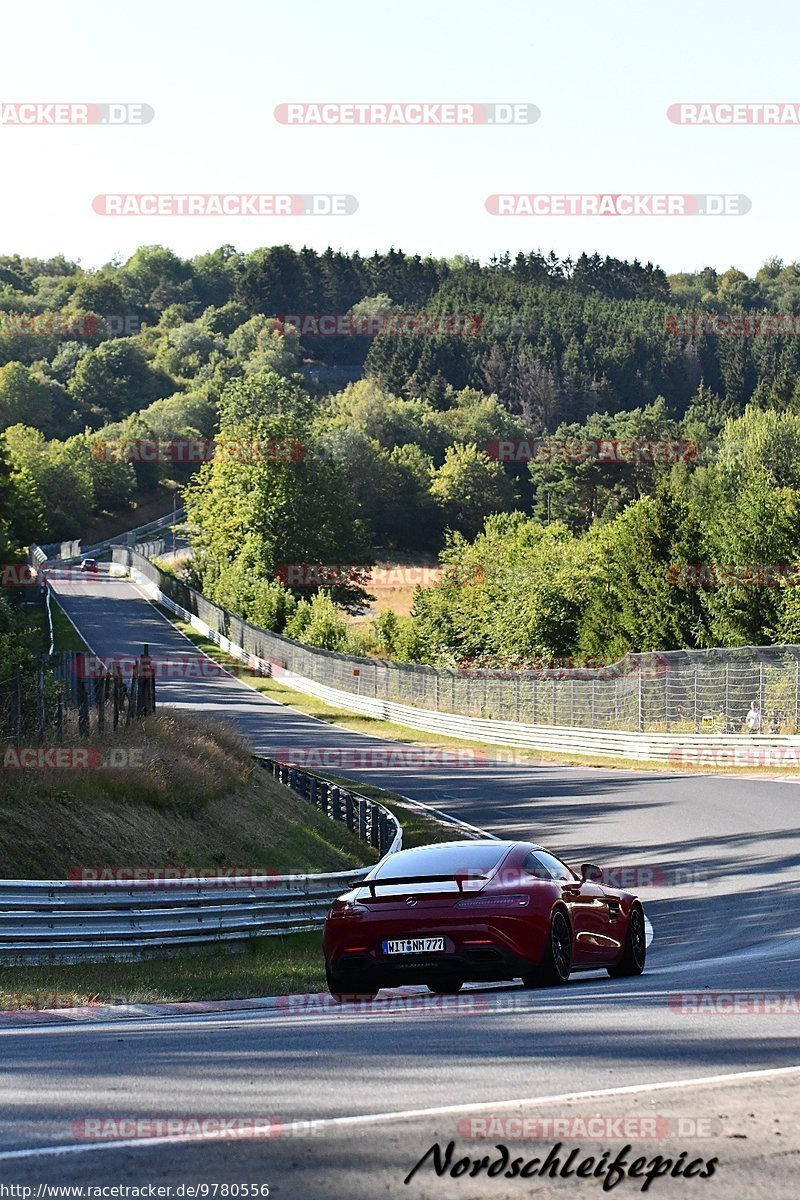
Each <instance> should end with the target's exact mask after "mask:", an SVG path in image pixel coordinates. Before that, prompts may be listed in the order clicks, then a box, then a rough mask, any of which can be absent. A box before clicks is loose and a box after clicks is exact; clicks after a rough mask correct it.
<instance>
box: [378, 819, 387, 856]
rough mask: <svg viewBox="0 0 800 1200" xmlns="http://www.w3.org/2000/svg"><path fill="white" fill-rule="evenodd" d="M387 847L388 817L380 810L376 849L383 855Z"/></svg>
mask: <svg viewBox="0 0 800 1200" xmlns="http://www.w3.org/2000/svg"><path fill="white" fill-rule="evenodd" d="M388 849H389V817H388V815H387V814H386V813H385V812H383V811H381V814H380V820H379V822H378V850H379V851H380V853H381V855H384V854H385V853H386V851H387V850H388Z"/></svg>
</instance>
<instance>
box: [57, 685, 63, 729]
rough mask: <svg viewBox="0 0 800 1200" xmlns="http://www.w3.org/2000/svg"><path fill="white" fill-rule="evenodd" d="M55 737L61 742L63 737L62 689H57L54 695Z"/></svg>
mask: <svg viewBox="0 0 800 1200" xmlns="http://www.w3.org/2000/svg"><path fill="white" fill-rule="evenodd" d="M56 737H57V738H58V740H59V741H62V739H63V737H64V692H63V689H62V688H59V689H58V693H57V695H56Z"/></svg>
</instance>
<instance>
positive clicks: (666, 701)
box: [664, 662, 672, 733]
mask: <svg viewBox="0 0 800 1200" xmlns="http://www.w3.org/2000/svg"><path fill="white" fill-rule="evenodd" d="M671 673H672V668H671V666H670V664H669V662H668V663H667V669H666V671H665V672H664V731H665V732H666V733H669V730H670V720H671V718H670V715H669V677H670V675H671Z"/></svg>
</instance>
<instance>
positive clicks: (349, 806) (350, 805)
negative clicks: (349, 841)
mask: <svg viewBox="0 0 800 1200" xmlns="http://www.w3.org/2000/svg"><path fill="white" fill-rule="evenodd" d="M344 823H345V825H346V826H347V828H348V829H349V830H350V832H351V833H352V831H353V826H354V824H355V800H354V798H353V793H352V792H345V794H344Z"/></svg>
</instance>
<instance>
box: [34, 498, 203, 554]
mask: <svg viewBox="0 0 800 1200" xmlns="http://www.w3.org/2000/svg"><path fill="white" fill-rule="evenodd" d="M185 516H186V509H185V508H179V509H177V510H176V511H175V512H171V513H167V515H166V516H164V517H159V518H158V519H157V520H155V521H148V522H147V524H146V525H139V526H138V527H137V528H136V529H129V530H127V531H126V532H125V533H118V534H115V536H114V537H110V538H106V540H105V541H104V542H96V543H95V545H94V546H84V547H81V543H80V539H78V540H77V541H73V542H53V543H51V544H50V545H47V546H37V545H36V544H34V545H32V546H31V547H30V549H29V551H28V562H29V563H31V564H32V565H33V566H35V567H40V566H41V565H42V563H45V562H63V563H69V562H73V561H74V560H75V559H76V558H87V557H90V558H92V557H94V556H96V555H98V554H103V553H105V551H107V550H110V549H111V548H112V547H113V546H132V545H134V544H135V543H136V542H137V541H138V540H139V538H140V537H141V536H142V534H145V533H152V532H154V531H155V530H156V529H163V528H165V527H167V526H170V525H173V524H176V525H177V524H178V523H179V522H180V521H182V520H183V519H184V517H185Z"/></svg>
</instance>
